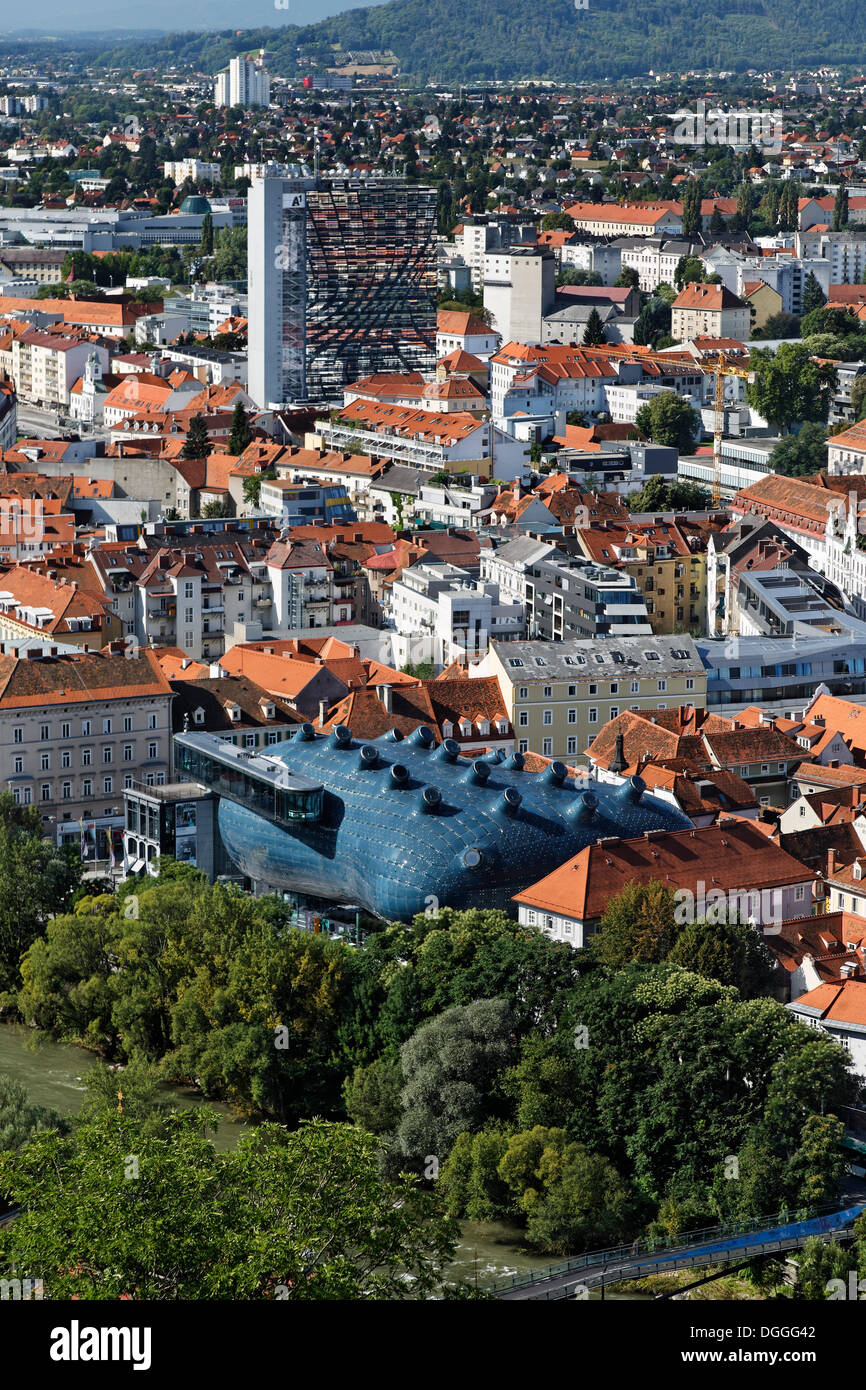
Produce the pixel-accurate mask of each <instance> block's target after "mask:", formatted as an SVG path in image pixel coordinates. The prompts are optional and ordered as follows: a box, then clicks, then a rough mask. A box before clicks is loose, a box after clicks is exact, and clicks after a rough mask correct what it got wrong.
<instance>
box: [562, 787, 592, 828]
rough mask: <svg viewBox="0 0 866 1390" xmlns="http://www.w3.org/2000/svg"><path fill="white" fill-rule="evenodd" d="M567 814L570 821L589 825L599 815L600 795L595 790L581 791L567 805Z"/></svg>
mask: <svg viewBox="0 0 866 1390" xmlns="http://www.w3.org/2000/svg"><path fill="white" fill-rule="evenodd" d="M565 815H566V816H567V817H568V819H569V820H570V821H575V820H576V821H578V822H579V823H580V824H581V825H589V824H590V822H592V821H594V820H595V818H596V816H597V815H598V797H597V796H596V794H595V792H579V793H578V795H577V796H575V797H574V798H573V799H572V800H571V801H570V802H569V803H568V805H567V806H566V808H565Z"/></svg>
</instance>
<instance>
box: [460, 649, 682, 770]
mask: <svg viewBox="0 0 866 1390" xmlns="http://www.w3.org/2000/svg"><path fill="white" fill-rule="evenodd" d="M473 670H474V671H476V672H477V674H478V675H495V676H496V677H497V679H498V680H499V687H500V690H501V691H502V697H503V699H504V701H505V706H506V709H507V711H508V715H509V718H510V719H511V723H512V725H513V726H514V732H515V737H516V739H517V748H518V751H519V752H521V753H525V752H533V753H542V754H544V756H545V757H552V758H562V759H564V760H565V761H566V762H571V763H577V762H580V761H582V760H583V753H584V749H585V748H586V747H587V746H588V744H589V743H591V741H592V739H593V738H594V736H595V734H596V733H598V731H599V729H600V728H601V727H602V726H603V725H604V724H606V723H607V722H608V721H609V720H611V719H616V718H617V717H618V715H619V714H621V713H622V712H623V710H627V709H636V710H650V711H655V710H658V709H668V708H670V707H677V706H679V705H682V704H684V703H686V702H687V701H694V703H695V704H696V705H703V704H704V703H705V693H706V673H705V671H704V666H703V663H702V662H701V659H700V656H699V654H698V650H697V647H696V646H695V643H694V642H693V641H692V639H691V638H690V637H616V638H613V637H611V638H599V639H589V640H587V639H584V640H574V641H570V642H537V641H533V642H513V643H512V642H493V643H492V644H491V648H490V651H489V653H488V655H487V657H486V659H485V660H484V661H483V662H481V663H480V665H479V666H478V667H475V668H473Z"/></svg>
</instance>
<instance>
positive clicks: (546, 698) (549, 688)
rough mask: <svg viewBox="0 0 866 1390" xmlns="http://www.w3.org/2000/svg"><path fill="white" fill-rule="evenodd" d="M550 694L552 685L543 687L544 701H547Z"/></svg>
mask: <svg viewBox="0 0 866 1390" xmlns="http://www.w3.org/2000/svg"><path fill="white" fill-rule="evenodd" d="M552 694H553V686H552V685H546V686H545V687H544V698H545V700H549V699H550V697H551V695H552Z"/></svg>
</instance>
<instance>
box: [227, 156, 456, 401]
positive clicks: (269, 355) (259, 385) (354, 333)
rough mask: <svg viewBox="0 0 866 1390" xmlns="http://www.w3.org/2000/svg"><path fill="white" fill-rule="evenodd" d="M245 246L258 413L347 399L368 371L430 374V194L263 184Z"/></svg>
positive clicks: (317, 183) (367, 185) (299, 181)
mask: <svg viewBox="0 0 866 1390" xmlns="http://www.w3.org/2000/svg"><path fill="white" fill-rule="evenodd" d="M248 237H249V242H248V244H249V252H248V256H249V383H250V386H249V389H250V394H251V395H252V397H253V399H254V400H255V401H256V402H257V403H258V404H259V405H261V406H267V405H269V404H276V403H285V402H288V401H293V400H294V401H297V400H340V399H341V396H342V390H343V387H344V386H347V385H349V384H350V383H351V382H353V381H357V380H358V378H359V377H362V376H366V375H368V374H369V373H371V372H383V371H384V372H387V371H391V372H405V371H421V372H429V371H432V369H433V367H434V365H435V351H434V349H435V338H436V262H435V238H436V190H435V189H432V188H425V187H422V186H421V185H419V184H410V183H406V182H404V181H403V180H400V179H390V178H370V179H352V178H325V177H307V178H304V177H300V176H299V177H296V178H290V179H261V180H257V181H255V182H254V183H253V184H252V186H251V188H250V192H249V212H248Z"/></svg>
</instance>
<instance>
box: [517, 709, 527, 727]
mask: <svg viewBox="0 0 866 1390" xmlns="http://www.w3.org/2000/svg"><path fill="white" fill-rule="evenodd" d="M517 723H518V724H519V726H520V728H521V729H525V728H526V726H527V725H528V723H529V711H528V710H525V709H522V710H521V711H520V713H519V714H518V716H517Z"/></svg>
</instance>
